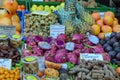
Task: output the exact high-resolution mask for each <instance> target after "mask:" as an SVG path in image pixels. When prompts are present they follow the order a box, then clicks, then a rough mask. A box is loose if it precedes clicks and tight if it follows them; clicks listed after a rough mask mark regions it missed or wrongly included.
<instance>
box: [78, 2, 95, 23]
mask: <svg viewBox="0 0 120 80" xmlns="http://www.w3.org/2000/svg"><path fill="white" fill-rule="evenodd" d="M76 9H77V12H78V14H79V16H80V17H81V18H82V19H83V20H84V21H85V22H87V23H88V24H89V25H92V24H94V23H95V20H94V19H93V18H92V16H91V15H90V14H89V13H88V12H86V11H85V9H84V7H83V6H82V3H81V2H79V3H76Z"/></svg>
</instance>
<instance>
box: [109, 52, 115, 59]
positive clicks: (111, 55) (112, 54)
mask: <svg viewBox="0 0 120 80" xmlns="http://www.w3.org/2000/svg"><path fill="white" fill-rule="evenodd" d="M108 54H109V55H110V57H111V58H112V59H113V58H114V57H115V56H116V52H115V51H110V52H108Z"/></svg>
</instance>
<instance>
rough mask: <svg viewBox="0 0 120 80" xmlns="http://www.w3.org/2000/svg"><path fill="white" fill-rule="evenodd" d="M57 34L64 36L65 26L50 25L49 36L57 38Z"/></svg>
mask: <svg viewBox="0 0 120 80" xmlns="http://www.w3.org/2000/svg"><path fill="white" fill-rule="evenodd" d="M59 34H65V26H64V25H51V26H50V36H51V37H53V38H57V36H58V35H59Z"/></svg>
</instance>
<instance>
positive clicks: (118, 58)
mask: <svg viewBox="0 0 120 80" xmlns="http://www.w3.org/2000/svg"><path fill="white" fill-rule="evenodd" d="M116 59H117V60H120V52H119V53H118V54H117V55H116Z"/></svg>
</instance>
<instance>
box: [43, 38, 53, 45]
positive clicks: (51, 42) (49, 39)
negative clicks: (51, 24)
mask: <svg viewBox="0 0 120 80" xmlns="http://www.w3.org/2000/svg"><path fill="white" fill-rule="evenodd" d="M44 41H45V42H48V43H49V44H53V43H54V39H53V38H52V37H46V38H45V40H44Z"/></svg>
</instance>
